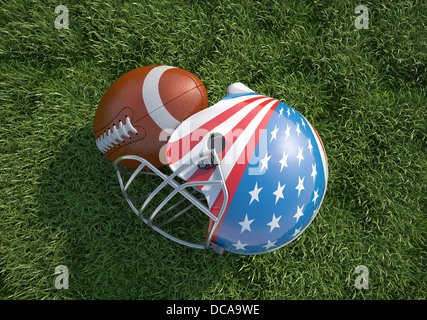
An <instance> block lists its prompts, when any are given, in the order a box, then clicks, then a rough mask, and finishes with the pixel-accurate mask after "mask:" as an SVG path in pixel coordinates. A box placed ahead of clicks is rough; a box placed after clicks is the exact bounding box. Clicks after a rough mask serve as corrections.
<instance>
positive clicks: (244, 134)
mask: <svg viewBox="0 0 427 320" xmlns="http://www.w3.org/2000/svg"><path fill="white" fill-rule="evenodd" d="M163 152H165V153H166V159H167V161H168V165H169V167H170V169H171V171H172V173H171V174H169V175H168V174H165V173H164V172H162V171H161V170H159V169H158V168H156V167H155V166H153V165H152V164H150V163H149V162H148V161H147V160H145V159H143V158H140V157H138V156H134V155H127V156H123V157H120V158H118V159H117V160H116V161H115V162H114V166H115V168H116V170H117V174H118V178H119V183H120V187H121V190H122V192H123V194H124V196H125V198H126V200H127V202H128V203H129V205H130V206H131V208H132V210H133V211H134V212H135V213H136V214H137V215H138V216H139V217H141V219H142V220H143V221H144V222H146V223H147V224H148V225H149V226H151V227H152V228H153V229H155V230H156V231H158V232H160V233H161V234H163V235H164V236H166V237H168V238H169V239H172V240H174V241H176V242H178V243H181V244H184V245H187V246H190V247H194V248H205V249H207V248H212V249H213V250H214V251H216V252H218V253H222V252H223V251H224V250H226V251H230V252H234V253H238V254H259V253H264V252H269V251H273V250H276V249H278V248H280V247H282V246H284V245H286V244H288V243H289V242H291V241H293V240H295V239H296V238H297V237H298V236H299V235H300V234H301V233H302V232H303V231H304V230H305V229H306V228H307V226H308V225H309V224H310V223H311V222H312V221H313V219H314V217H315V216H316V214H317V213H318V211H319V208H320V206H321V204H322V201H323V198H324V196H325V192H326V186H327V180H328V164H327V158H326V153H325V149H324V147H323V144H322V142H321V140H320V137H319V135H318V134H317V132H316V130H315V129H314V128H313V126H312V125H311V124H310V123H309V122H308V121H307V119H306V118H305V117H304V116H303V115H301V114H300V113H299V112H298V111H296V110H295V109H293V108H291V107H290V106H288V105H286V104H285V103H283V102H280V101H279V100H276V99H273V98H270V97H268V96H265V95H262V94H258V93H255V92H254V91H252V90H251V89H249V88H247V87H246V86H245V85H243V84H241V83H235V84H233V85H231V86H229V87H228V88H227V95H226V96H225V97H224V98H223V99H222V100H220V101H219V102H217V103H216V104H214V105H213V106H211V107H209V108H207V109H204V110H202V111H199V112H197V113H196V114H194V115H192V116H191V117H189V118H188V119H186V120H184V121H183V122H182V123H181V124H180V125H179V126H178V127H177V128H176V129H175V130H174V131H173V132H172V134H171V136H170V138H169V141H168V143H167V146H166V149H164V150H163ZM129 159H132V160H135V161H139V163H140V165H139V166H138V168H137V169H136V170H135V171H133V172H126V171H124V170H123V169H122V168H121V167H120V162H121V161H124V160H129ZM147 169H148V170H147ZM124 173H129V174H130V178H129V179H128V180H127V181H125V180H124V179H123V175H124ZM147 173H148V174H154V175H157V176H159V177H160V178H162V182H161V183H160V184H159V185H158V186H157V188H155V189H154V190H153V191H152V192H150V193H148V194H146V195H144V196H142V197H139V198H138V200H141V199H142V200H143V201H144V202H143V204H142V206H141V207H138V206H137V205H136V204H135V200H137V198H135V197H131V196H130V195H129V194H128V189H129V187H130V185H131V184H132V182H133V180H134V179H135V178H136V177H137V176H138V175H140V174H147ZM181 181H182V183H181ZM165 186H172V187H173V191H172V192H171V193H170V194H168V195H167V196H166V197H164V199H161V200H162V201H161V203H160V204H159V205H157V207H156V208H155V209H154V210H152V211H151V212H147V211H150V210H148V209H147V208H148V207H149V206H148V204H149V203H150V202H151V201H152V200H153V199H154V198H155V197H156V196H159V194H160V191H161V190H163V189H164V188H165ZM178 194H180V195H181V197H182V199H187V200H188V201H190V203H191V205H190V206H195V207H196V208H198V209H200V210H201V211H202V212H203V213H204V214H205V215H206V216H207V217H208V218H209V223H208V224H206V226H207V236H206V239H205V240H204V243H203V244H196V243H192V242H188V241H184V240H182V239H179V238H177V237H175V236H174V235H172V234H171V233H168V232H166V231H164V229H163V228H162V227H163V226H164V225H165V224H168V223H170V222H171V221H172V220H174V219H176V218H178V217H179V216H181V215H182V214H183V213H184V212H185V211H186V210H188V207H187V208H185V209H184V210H182V211H180V212H178V213H177V214H175V215H174V216H172V217H171V218H170V219H167V220H166V221H164V222H162V223H156V219H157V218H158V217H160V216H161V215H163V214H165V213H166V212H168V211H169V210H170V209H171V208H168V209H164V207H165V206H166V204H168V203H169V202H170V201H171V199H172V198H173V197H174V196H175V195H178ZM200 196H201V197H200ZM182 199H181V200H180V201H182ZM178 203H179V202H177V203H175V204H174V205H173V206H172V208H173V207H174V206H175V205H177V204H178Z"/></svg>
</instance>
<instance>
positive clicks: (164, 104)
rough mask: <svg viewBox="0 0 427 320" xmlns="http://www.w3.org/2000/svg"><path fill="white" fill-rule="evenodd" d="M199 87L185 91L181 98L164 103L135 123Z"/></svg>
mask: <svg viewBox="0 0 427 320" xmlns="http://www.w3.org/2000/svg"><path fill="white" fill-rule="evenodd" d="M192 80H193V79H192ZM193 81H194V80H193ZM199 87H200V85H198V86H196V87H194V88H191V89H190V90H187V91H185V92H183V93H181V94H180V95H179V96H176V97H175V98H173V99H172V100H169V101H168V102H166V103H163V105H161V106H159V107H157V108H156V109H154V110H153V111H151V112H150V113H147V114H146V115H145V116H143V117H141V118H139V119H138V120H136V121H135V122H138V121H140V120H142V119H144V118H145V117H147V116H148V115H150V114H152V113H154V112H156V111H157V110H159V109H160V108H162V107H165V106H166V105H167V104H169V103H171V102H172V101H175V100H176V99H178V98H180V97H182V96H183V95H185V94H187V93H189V92H190V91H192V90H194V89H199ZM199 92H200V89H199ZM179 122H181V121H179Z"/></svg>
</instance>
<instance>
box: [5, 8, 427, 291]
mask: <svg viewBox="0 0 427 320" xmlns="http://www.w3.org/2000/svg"><path fill="white" fill-rule="evenodd" d="M60 4H64V5H66V6H67V7H68V9H69V29H56V28H55V24H54V21H55V18H56V17H57V16H58V14H55V12H54V10H55V7H56V6H57V5H60ZM360 4H363V5H365V6H367V7H368V8H369V28H368V29H356V27H355V19H356V17H357V16H358V14H355V12H354V10H355V8H356V6H358V5H360ZM426 21H427V19H426V7H425V4H423V2H422V1H390V2H389V3H388V4H384V2H383V1H364V2H362V3H361V2H359V1H339V0H335V1H322V0H313V1H301V0H294V1H259V2H256V1H241V2H231V1H184V0H181V1H173V2H169V1H165V0H158V1H144V2H142V1H141V2H139V1H136V2H125V1H117V2H115V1H111V0H107V1H102V2H101V1H99V2H97V1H68V2H66V3H65V2H63V3H61V2H59V1H26V0H19V1H1V2H0V121H1V126H0V190H1V192H0V299H426V298H427V282H426V274H425V268H426V230H427V225H426V198H425V193H426V188H425V185H426V171H427V170H426V169H427V166H426V132H427V131H426V92H425V88H426V75H427V73H426V63H427V46H426V39H427V32H426V24H425V23H426ZM153 64H165V65H172V66H176V67H180V68H183V69H186V70H188V71H190V72H192V73H194V74H196V75H197V76H198V77H199V78H200V79H201V80H202V81H203V83H204V84H205V86H206V89H207V92H208V96H209V105H212V104H214V103H215V102H217V101H218V100H220V99H221V98H222V97H223V96H224V95H225V88H226V87H227V86H228V85H229V84H231V83H233V82H237V81H239V82H243V83H245V84H246V85H247V86H249V87H250V88H252V89H254V90H255V91H256V92H259V93H263V94H266V95H270V96H272V97H274V98H277V99H280V100H282V101H283V102H285V103H287V104H289V105H290V106H293V107H294V108H296V109H297V110H298V111H300V112H301V113H302V114H303V115H305V116H306V118H307V119H308V120H309V121H310V122H311V123H312V124H313V125H314V127H315V128H316V129H317V131H318V132H319V134H320V136H321V138H322V140H323V143H324V145H325V149H326V152H327V155H328V160H329V183H328V190H327V193H326V197H325V200H324V202H323V206H322V208H321V209H320V212H319V214H318V215H317V217H316V219H315V220H314V222H313V223H312V224H311V225H310V227H309V228H308V229H307V230H306V231H305V232H304V233H303V234H302V235H301V237H299V238H298V239H297V240H296V241H294V242H292V243H291V244H289V245H288V246H286V247H284V248H282V249H280V250H276V251H275V252H273V253H270V254H264V255H259V256H240V255H235V254H231V253H225V254H224V255H222V256H218V255H216V254H215V253H213V252H210V251H203V250H196V249H191V248H187V247H184V246H180V245H178V244H176V243H174V242H172V241H170V240H168V239H166V238H164V237H162V236H161V235H159V234H157V233H156V232H155V231H153V230H151V229H149V228H148V227H147V226H146V225H145V224H144V223H143V222H142V221H141V220H140V219H138V218H137V217H136V216H135V214H134V213H133V212H132V211H131V210H130V208H129V207H128V205H127V203H126V201H125V200H124V199H123V197H122V196H121V194H120V189H119V186H118V182H117V178H116V175H115V171H114V169H113V167H112V165H111V163H110V162H109V160H108V159H107V158H105V157H104V156H103V155H102V154H101V153H100V152H99V150H98V149H97V147H96V146H95V141H94V138H93V133H92V121H93V117H94V114H95V110H96V108H97V105H98V103H99V101H100V99H101V97H102V95H103V94H104V92H105V91H106V90H107V89H108V87H109V86H110V85H111V84H112V83H113V82H114V80H115V79H117V78H118V77H119V76H121V75H122V74H124V73H126V72H127V71H129V70H132V69H134V68H137V67H140V66H144V65H153ZM152 185H154V184H153V183H150V182H149V181H148V182H147V188H149V187H152ZM58 265H66V266H67V267H68V269H69V272H70V278H69V289H64V290H57V289H56V288H55V286H54V281H55V278H56V275H55V274H54V272H55V267H56V266H58ZM358 265H364V266H366V267H367V268H368V269H369V289H362V290H358V289H356V288H355V280H356V278H357V276H358V274H356V273H355V268H356V267H357V266H358Z"/></svg>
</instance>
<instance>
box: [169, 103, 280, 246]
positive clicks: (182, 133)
mask: <svg viewBox="0 0 427 320" xmlns="http://www.w3.org/2000/svg"><path fill="white" fill-rule="evenodd" d="M278 104H279V101H278V100H275V99H272V98H270V97H266V96H262V95H249V96H242V97H238V98H234V99H225V100H221V101H220V102H218V103H217V104H215V105H214V106H212V107H210V108H208V109H206V110H204V111H201V112H199V113H197V114H195V115H193V116H192V117H190V118H189V119H187V120H186V121H184V122H183V123H182V124H181V126H179V127H178V128H177V129H176V130H175V132H174V133H173V134H172V136H171V138H170V140H169V143H168V148H167V156H168V159H169V161H170V167H171V169H172V170H177V169H178V168H179V166H180V165H182V164H183V163H184V164H185V163H190V162H189V161H191V160H192V161H196V163H197V157H198V155H199V153H200V152H208V151H209V149H208V141H207V140H208V139H209V137H210V136H211V134H213V133H220V134H222V135H223V136H224V138H225V149H224V150H223V151H222V152H221V153H220V154H219V155H218V156H219V158H220V165H221V169H222V172H223V176H224V179H225V182H226V186H227V191H228V194H229V199H228V203H227V207H228V205H229V203H230V202H231V200H232V199H233V195H234V193H235V191H236V189H237V186H238V183H239V182H240V180H241V177H242V175H243V173H244V172H245V170H246V167H247V165H248V162H249V160H250V158H251V157H252V154H253V152H254V151H255V148H256V146H257V145H258V142H259V139H260V138H261V136H262V134H263V131H264V129H265V127H266V126H267V123H268V121H269V120H270V118H271V115H272V114H273V112H274V110H275V109H276V107H277V105H278ZM174 153H175V154H174ZM176 153H178V154H176ZM180 176H181V178H183V179H184V180H186V181H206V180H208V181H211V180H216V179H219V173H218V172H217V168H216V167H212V168H211V169H199V168H198V167H197V166H194V167H193V168H192V169H191V170H190V169H189V170H186V171H184V172H182V174H181V175H180ZM201 190H202V192H203V193H204V194H205V197H206V199H207V201H208V205H209V208H210V211H211V212H212V214H214V215H217V214H218V212H219V211H220V208H221V206H222V204H223V200H224V195H223V193H222V191H221V187H220V186H216V185H215V186H212V185H205V186H201ZM223 218H224V216H223ZM221 222H222V221H221ZM221 222H220V224H221ZM211 223H212V221H211ZM210 227H211V224H210ZM210 227H209V229H210ZM219 227H220V225H219ZM219 227H218V228H217V229H216V234H217V232H218V231H219V229H220V228H219ZM216 234H215V235H214V238H215V237H216Z"/></svg>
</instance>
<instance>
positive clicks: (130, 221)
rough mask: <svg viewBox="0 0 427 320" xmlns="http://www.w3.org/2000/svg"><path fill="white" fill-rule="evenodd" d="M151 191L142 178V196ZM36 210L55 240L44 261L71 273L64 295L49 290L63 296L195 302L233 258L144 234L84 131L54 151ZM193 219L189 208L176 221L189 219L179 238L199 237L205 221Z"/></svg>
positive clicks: (146, 231) (106, 162)
mask: <svg viewBox="0 0 427 320" xmlns="http://www.w3.org/2000/svg"><path fill="white" fill-rule="evenodd" d="M156 185H157V184H156V182H154V180H153V177H152V176H144V177H143V178H142V180H141V181H140V186H141V188H142V190H141V192H146V191H147V190H148V191H150V188H151V190H153V187H155V186H156ZM40 205H41V207H40V208H41V209H40V220H41V222H42V223H44V224H45V225H47V226H48V228H49V229H50V230H54V231H53V232H55V234H56V235H57V236H56V238H57V240H55V242H54V243H53V244H52V245H53V247H54V249H52V252H53V255H52V256H51V257H47V258H46V259H50V261H49V262H48V263H49V264H51V268H52V269H51V270H54V268H55V267H56V266H57V265H66V266H67V268H68V270H69V288H68V290H60V291H61V292H60V293H57V292H58V291H57V290H56V289H54V290H55V291H56V293H55V294H59V295H60V296H61V295H62V296H63V297H64V298H70V299H200V298H202V297H206V296H209V293H207V291H206V290H209V289H208V288H211V290H212V288H215V284H216V283H217V282H220V281H221V277H222V275H223V274H224V272H223V271H225V270H227V269H228V268H229V267H230V264H231V265H232V264H234V262H235V261H234V260H235V259H239V257H238V256H236V255H233V254H230V253H225V254H224V255H218V254H216V253H214V252H213V251H211V250H209V251H208V250H201V249H193V248H189V247H186V246H183V245H180V244H177V243H175V242H173V241H171V240H169V239H167V238H165V237H164V236H162V235H161V234H159V233H157V232H156V231H155V230H153V229H151V228H149V227H148V226H147V225H146V224H145V223H144V222H143V221H142V220H141V219H139V217H138V216H137V215H136V214H135V213H134V212H133V211H132V210H131V208H130V207H129V205H128V204H127V202H126V200H125V199H124V197H123V196H122V194H121V191H120V187H119V183H118V179H117V175H116V172H115V170H114V168H113V166H112V163H111V162H110V160H108V159H107V158H106V157H105V156H103V155H102V154H101V153H100V152H99V150H98V149H97V148H96V146H95V143H94V139H93V133H92V127H91V126H90V125H88V126H86V127H83V128H82V129H80V130H78V131H76V132H75V134H74V135H73V136H72V137H71V138H70V139H69V140H68V141H67V143H65V144H64V145H63V146H62V147H60V148H59V149H58V150H57V153H56V155H55V157H54V160H53V161H52V163H51V164H50V166H49V168H48V171H47V172H46V174H45V175H44V176H43V177H42V181H41V191H40ZM198 214H199V213H198V211H197V210H196V209H194V208H193V209H191V210H190V211H188V212H186V213H185V214H184V215H182V216H181V217H180V218H179V219H177V220H182V221H187V222H185V223H186V224H187V225H185V223H184V225H181V226H180V227H179V228H182V230H181V229H179V230H178V233H181V234H183V233H185V232H187V233H188V234H189V235H193V234H195V231H196V230H202V234H204V236H205V235H206V228H207V224H208V218H207V217H206V216H205V217H204V219H203V221H202V220H198V219H193V218H194V217H195V216H196V215H198ZM186 218H190V219H189V220H187V219H186ZM174 222H175V221H174ZM184 227H189V229H188V230H187V231H183V230H185V229H184ZM178 235H179V234H178ZM183 235H184V236H185V234H183ZM52 283H53V280H52Z"/></svg>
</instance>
